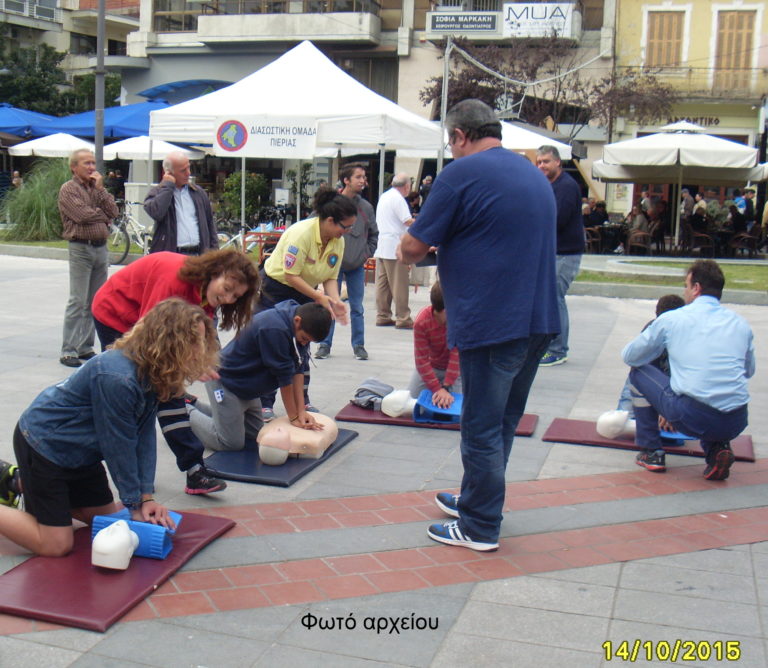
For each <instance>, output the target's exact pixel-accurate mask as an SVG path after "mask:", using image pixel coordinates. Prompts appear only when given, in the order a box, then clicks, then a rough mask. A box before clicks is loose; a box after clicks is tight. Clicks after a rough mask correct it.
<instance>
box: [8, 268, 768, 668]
mask: <svg viewBox="0 0 768 668" xmlns="http://www.w3.org/2000/svg"><path fill="white" fill-rule="evenodd" d="M0 282H2V287H3V290H2V292H0V300H2V306H3V313H4V318H3V320H2V322H0V351H2V353H3V354H2V356H1V357H0V391H2V392H3V397H4V408H3V411H2V413H0V423H1V424H0V457H4V458H9V457H12V448H11V444H10V434H11V429H12V427H13V424H14V422H15V420H16V418H17V417H18V413H19V411H20V410H22V409H23V407H24V406H25V405H26V404H27V403H28V402H29V400H30V399H31V398H32V397H33V396H34V394H35V393H36V392H37V391H39V390H40V389H41V388H42V387H44V386H45V385H47V384H49V383H51V382H55V381H56V380H57V379H59V378H61V377H63V376H64V375H65V374H66V370H65V369H64V368H63V367H60V366H59V365H58V364H57V362H56V359H57V357H58V354H57V350H58V344H59V337H60V326H61V315H62V312H63V304H64V301H65V294H66V264H65V263H62V262H58V261H53V260H33V259H22V258H6V257H0ZM371 297H372V295H371V294H370V293H369V294H368V296H367V306H368V307H369V312H368V314H367V320H368V321H369V322H370V321H371V320H372V317H371V316H372V315H373V313H372V310H371V309H372V299H371ZM426 298H427V297H426V291H425V290H419V292H418V294H417V295H416V296H415V297H414V299H413V302H414V303H415V304H416V305H421V304H424V303H425V301H426ZM652 306H653V305H652V302H648V301H634V300H626V299H602V298H594V297H576V298H573V299H572V300H571V313H572V332H573V334H572V337H573V341H572V357H571V360H570V361H569V362H568V364H566V365H563V366H562V367H556V368H553V369H542V370H541V371H540V373H539V376H538V378H537V381H536V384H535V386H534V391H533V393H532V395H531V399H530V402H529V407H528V411H529V412H533V413H537V414H539V415H540V416H541V421H540V424H539V426H538V428H537V432H536V434H535V435H534V437H533V438H530V439H526V438H520V439H518V440H517V441H516V443H515V446H514V448H513V455H512V459H511V461H510V467H509V471H508V476H507V478H508V493H507V511H508V512H507V515H506V518H505V523H504V526H503V538H502V541H501V548H500V549H499V551H498V552H495V553H486V554H480V553H474V552H471V551H468V550H464V549H461V548H451V547H446V546H439V545H436V544H435V543H433V542H432V541H430V540H429V539H428V538H427V537H426V535H425V532H424V530H425V528H426V525H427V524H428V523H429V521H431V520H435V519H439V518H440V513H439V511H438V510H437V509H436V508H435V507H434V505H433V504H432V497H433V494H434V491H433V490H436V489H452V488H453V489H455V488H456V485H457V484H458V479H459V476H460V471H461V467H460V460H459V458H458V454H457V448H458V437H457V435H456V434H451V433H446V432H433V431H430V430H423V429H418V430H417V429H407V428H399V427H375V426H370V425H345V426H353V427H354V428H356V429H357V430H358V431H359V432H360V436H359V438H358V439H356V440H355V441H353V442H352V443H351V444H350V445H349V446H347V448H345V449H344V450H342V451H341V452H340V453H339V454H338V455H336V456H335V457H334V458H333V459H331V460H329V461H328V462H327V463H326V464H324V465H323V466H322V467H320V468H319V469H317V470H316V471H314V472H313V473H311V474H310V475H309V476H307V477H306V478H305V479H303V480H301V481H299V482H298V483H296V484H295V485H294V486H293V487H292V488H289V489H287V490H284V489H276V488H266V487H260V486H253V485H241V484H236V483H233V484H232V485H231V486H230V489H228V490H227V491H226V492H225V493H223V494H220V495H216V496H213V497H211V498H210V499H198V498H192V497H187V496H186V495H184V494H183V493H180V484H181V477H180V474H179V473H178V472H177V471H175V467H174V465H173V462H172V460H171V457H170V456H169V453H168V452H167V451H166V450H165V448H160V451H159V469H158V496H159V497H160V498H161V499H162V500H163V501H164V502H167V503H168V504H169V505H171V506H172V507H173V508H175V509H177V510H181V511H182V512H183V511H184V510H189V511H193V512H208V513H211V514H215V515H221V516H227V517H232V518H233V519H235V520H236V522H237V526H236V527H235V528H234V529H233V530H232V531H230V532H229V533H228V534H227V535H226V536H224V537H223V538H221V539H219V540H217V541H215V542H214V543H213V544H212V545H210V546H209V547H208V548H206V549H205V550H203V551H202V552H201V553H200V554H199V555H197V556H196V557H194V558H193V559H192V560H191V561H190V562H189V563H188V564H187V565H186V566H185V567H184V568H183V569H182V570H181V571H180V572H178V573H177V574H176V575H175V576H174V577H173V578H172V579H171V580H170V581H168V582H167V583H165V584H164V585H163V586H161V587H160V588H159V589H158V591H156V592H155V593H154V594H153V595H152V596H151V597H149V598H148V599H147V600H146V601H144V602H142V603H141V604H140V605H139V606H137V608H135V609H134V610H133V611H132V612H130V613H129V614H128V615H127V616H126V617H125V618H124V619H123V620H121V621H120V622H119V623H118V624H116V625H115V626H114V627H112V629H110V630H109V631H108V632H107V633H106V634H103V635H102V634H96V633H90V632H85V631H80V630H74V629H66V628H61V627H58V626H55V625H52V624H44V623H40V622H33V621H29V620H24V619H20V618H16V617H10V616H1V615H0V666H5V665H13V666H27V665H29V666H32V665H35V666H36V667H38V666H69V665H74V666H158V667H160V666H162V667H165V666H198V665H200V666H211V667H212V666H250V665H264V666H268V665H274V664H276V663H279V662H286V661H293V662H294V663H296V664H297V665H313V666H314V665H321V666H322V665H329V666H330V665H332V666H375V665H407V666H427V665H434V666H473V665H491V664H498V665H510V666H537V667H538V666H545V665H554V666H559V665H572V666H607V665H611V664H614V663H619V662H624V663H627V662H629V661H622V659H621V658H620V657H619V658H617V657H615V656H614V658H613V659H612V661H607V660H606V657H605V655H604V652H605V651H606V650H605V649H604V647H603V644H604V643H605V642H606V641H612V642H613V643H614V645H613V646H612V649H613V650H614V651H615V650H619V653H620V654H621V645H620V643H621V641H622V640H627V641H629V643H630V644H629V646H628V647H629V650H631V649H632V647H633V646H634V645H633V643H634V641H635V640H636V639H637V640H638V641H649V643H648V644H646V645H640V643H638V644H637V646H636V647H637V648H638V649H639V650H640V651H639V652H638V657H639V659H638V661H637V662H644V661H640V659H645V658H646V657H645V656H644V652H646V651H650V650H653V651H657V652H658V655H657V656H656V658H657V664H658V665H662V664H664V663H669V662H670V661H669V659H670V658H671V656H670V657H667V660H666V661H664V660H663V659H664V658H665V654H664V652H665V647H666V646H665V645H664V644H663V643H661V644H659V645H655V644H652V643H654V642H655V641H664V640H666V641H669V642H670V647H672V648H674V642H675V640H676V639H679V640H681V641H694V640H695V641H697V642H699V641H702V643H704V642H705V641H706V642H709V643H714V642H715V641H718V640H720V641H737V642H738V643H739V645H738V647H739V650H740V652H741V656H740V658H739V661H738V662H737V664H736V665H739V666H764V665H766V657H768V649H767V648H766V628H767V625H768V622H767V621H766V614H767V613H768V602H766V601H768V522H766V519H768V508H767V506H768V503H766V501H765V499H766V498H767V497H766V483H768V459H764V458H765V457H766V456H768V448H767V446H768V440H766V437H765V434H766V428H767V427H768V419H767V418H766V417H765V416H764V411H762V410H760V407H761V406H763V405H765V400H766V383H765V381H763V380H762V375H761V374H760V369H761V368H763V367H762V364H764V363H765V355H764V352H763V351H764V347H761V334H763V333H764V332H766V331H768V322H766V320H767V318H766V314H765V309H764V308H762V307H748V306H739V307H735V308H736V309H737V310H739V311H740V312H742V313H743V314H744V315H745V316H746V317H747V318H748V319H749V320H750V322H751V324H752V326H753V328H754V330H755V333H756V339H757V342H758V369H759V371H758V376H757V377H756V378H755V379H754V380H753V381H752V384H751V390H752V395H753V401H752V407H753V409H752V415H751V424H750V427H749V429H748V431H749V433H751V434H752V435H753V436H754V438H755V445H756V453H757V455H758V457H759V459H758V461H757V463H755V464H742V463H737V464H736V465H735V466H734V469H733V473H732V476H731V479H730V480H728V481H727V482H725V483H709V482H707V481H704V480H703V479H702V478H701V469H702V466H703V464H702V463H701V461H700V460H697V459H693V458H684V457H668V465H670V468H669V471H668V473H667V474H666V475H654V474H650V473H648V472H645V471H642V470H640V469H638V468H637V467H635V466H634V464H633V463H632V459H633V455H632V453H627V452H622V451H613V450H604V449H597V448H583V447H575V446H566V445H557V444H554V445H553V444H550V443H543V442H541V441H540V440H539V437H540V435H541V434H543V432H544V429H545V428H546V426H547V425H548V424H549V421H550V420H551V419H552V418H553V417H573V418H577V419H589V418H594V417H595V415H596V414H597V413H599V412H600V411H602V410H604V409H605V408H607V407H611V406H612V404H613V403H614V401H615V396H616V395H617V394H618V391H619V389H620V387H621V384H622V382H623V378H622V376H623V374H624V370H623V369H622V367H621V365H620V364H619V363H617V355H618V351H619V350H620V348H621V346H622V345H623V343H624V342H625V341H626V340H627V339H628V338H629V337H630V336H632V335H633V334H634V333H635V332H636V331H638V330H639V328H640V327H641V326H642V324H643V323H644V322H645V321H646V320H647V319H648V317H649V313H650V312H652ZM345 334H346V332H344V331H343V330H342V331H340V333H339V337H340V338H339V339H338V341H337V344H336V346H335V347H334V353H333V356H332V357H331V358H330V359H329V360H327V361H322V362H318V363H317V369H316V370H315V371H313V374H314V375H313V401H314V402H315V403H317V404H318V405H319V406H320V408H321V409H322V410H323V411H324V412H326V413H329V414H333V413H335V411H337V410H338V409H339V408H341V406H342V405H343V404H344V403H345V402H346V400H347V399H348V397H349V396H350V394H351V391H352V390H353V389H354V387H355V386H356V385H357V384H358V382H359V381H360V380H362V379H363V378H364V377H366V376H368V375H376V376H378V377H380V378H382V379H383V380H386V381H388V382H390V383H391V384H393V385H396V386H403V385H404V384H405V383H406V381H407V377H408V373H409V365H410V347H409V337H408V335H407V333H405V332H393V331H391V330H383V329H377V328H374V327H369V331H368V341H367V347H368V349H369V352H370V353H371V360H370V361H369V362H367V363H362V362H357V361H355V360H353V359H352V357H351V354H350V352H349V350H348V342H347V341H346V340H345V339H344V335H345ZM23 558H24V557H23V556H22V553H21V551H19V550H17V549H15V548H13V547H12V546H11V545H10V544H9V543H7V542H4V541H2V542H0V571H2V570H7V569H8V568H10V567H11V566H13V565H15V564H16V563H18V562H19V561H20V560H22V559H23ZM42 586H44V584H43V585H42ZM393 618H394V619H399V620H401V622H400V623H401V624H402V619H403V618H405V620H406V623H407V620H418V619H420V618H421V619H422V620H430V621H431V622H435V620H437V628H436V629H431V628H427V629H425V630H410V629H403V628H402V627H400V628H397V629H396V630H394V631H393V630H392V628H391V619H393ZM338 619H343V620H344V621H345V627H344V629H342V630H336V629H334V630H327V629H325V628H324V629H322V630H321V629H320V625H321V623H320V621H321V620H322V626H323V627H325V625H326V624H330V623H334V624H335V623H336V622H338ZM388 619H389V620H390V621H389V622H388V621H387V620H388ZM302 620H303V621H304V623H302ZM311 623H315V626H314V627H313V628H306V626H309V625H311ZM375 623H378V624H380V625H381V624H387V627H386V628H384V627H382V626H379V630H378V632H377V630H376V627H375ZM371 624H374V627H373V628H369V627H370V625H371ZM353 625H354V628H351V627H352V626H353ZM433 625H434V623H433ZM679 648H680V650H681V651H680V655H679V656H677V657H676V659H677V662H682V656H683V654H684V653H685V650H686V649H687V650H688V654H687V655H686V658H692V655H691V651H690V650H691V648H690V646H689V645H682V646H679ZM625 649H626V648H625ZM707 649H710V651H711V654H712V657H710V658H709V660H704V659H705V658H706V657H705V656H704V654H703V653H705V652H706V650H707ZM722 649H723V647H720V650H722ZM670 651H671V650H670ZM695 651H696V652H697V653H698V654H694V655H693V658H697V657H698V658H697V660H695V661H685V663H686V664H687V665H712V664H716V663H718V662H717V661H715V658H717V657H716V655H717V652H718V646H717V645H705V644H700V645H698V646H696V648H695ZM699 654H700V655H701V656H699ZM719 663H726V662H725V661H722V662H719ZM650 665H654V664H653V663H651V664H650Z"/></svg>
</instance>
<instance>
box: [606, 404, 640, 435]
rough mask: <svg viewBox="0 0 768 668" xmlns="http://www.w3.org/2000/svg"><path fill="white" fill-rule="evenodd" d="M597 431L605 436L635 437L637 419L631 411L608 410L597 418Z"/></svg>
mask: <svg viewBox="0 0 768 668" xmlns="http://www.w3.org/2000/svg"><path fill="white" fill-rule="evenodd" d="M597 433H598V434H600V436H602V437H603V438H634V437H635V420H634V418H630V417H629V411H619V410H616V411H606V412H605V413H603V414H602V415H601V416H600V417H599V418H597Z"/></svg>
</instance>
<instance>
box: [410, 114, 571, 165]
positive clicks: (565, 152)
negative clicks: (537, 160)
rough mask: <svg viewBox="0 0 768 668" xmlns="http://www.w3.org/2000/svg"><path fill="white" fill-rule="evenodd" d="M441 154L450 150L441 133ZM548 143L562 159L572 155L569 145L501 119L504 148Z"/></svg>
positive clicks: (418, 154)
mask: <svg viewBox="0 0 768 668" xmlns="http://www.w3.org/2000/svg"><path fill="white" fill-rule="evenodd" d="M433 123H434V124H435V125H436V126H437V127H438V128H439V127H440V123H438V122H436V121H433ZM443 139H444V141H443V146H444V148H443V151H444V153H443V156H444V157H446V158H450V157H451V150H450V149H449V148H448V146H447V144H448V136H447V135H446V134H445V133H444V134H443ZM544 144H548V145H549V146H554V147H555V148H556V149H557V150H558V152H559V153H560V157H561V158H562V159H563V160H570V159H571V158H572V157H573V155H572V152H571V147H570V146H569V145H568V144H565V143H563V142H560V141H556V140H555V139H552V138H550V137H547V136H546V135H540V134H538V133H537V132H533V131H531V130H527V129H525V128H521V127H520V126H519V125H515V124H514V123H507V122H506V121H501V145H502V146H503V147H504V148H508V149H509V150H510V151H535V150H536V149H538V148H539V146H543V145H544ZM436 153H437V151H436V150H435V149H434V148H432V149H431V150H429V151H420V150H416V149H401V150H398V151H397V155H398V156H399V157H403V158H434V157H435V155H436Z"/></svg>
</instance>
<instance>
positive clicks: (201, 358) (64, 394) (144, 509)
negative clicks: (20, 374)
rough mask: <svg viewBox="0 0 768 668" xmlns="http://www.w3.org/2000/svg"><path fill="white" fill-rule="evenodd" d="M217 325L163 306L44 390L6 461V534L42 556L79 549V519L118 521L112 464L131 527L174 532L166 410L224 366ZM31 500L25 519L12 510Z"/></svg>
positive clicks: (185, 307)
mask: <svg viewBox="0 0 768 668" xmlns="http://www.w3.org/2000/svg"><path fill="white" fill-rule="evenodd" d="M218 348H219V345H218V340H217V338H216V331H215V330H214V328H213V322H212V321H211V319H210V318H208V317H207V316H206V314H205V312H204V311H203V309H201V308H200V307H199V306H193V305H192V304H188V303H187V302H185V301H182V300H181V299H168V300H165V301H163V302H160V303H159V304H157V305H156V306H155V307H154V308H153V309H152V310H150V311H149V312H148V313H147V314H146V315H145V316H144V317H143V318H142V319H141V320H139V321H138V322H137V323H136V325H134V327H133V328H132V329H131V330H130V331H128V332H127V333H126V334H125V335H124V336H123V337H122V338H121V339H119V340H118V341H116V342H115V344H114V346H113V348H112V349H111V350H107V351H106V352H104V353H102V354H101V355H97V356H95V357H93V358H92V359H90V360H89V361H88V362H86V363H85V364H84V365H83V366H81V367H80V368H79V369H78V370H77V371H76V372H75V373H74V374H72V375H71V376H70V377H69V378H67V380H65V381H64V382H62V383H59V384H58V385H54V386H52V387H49V388H48V389H47V390H44V391H43V392H42V393H41V394H40V395H38V397H37V398H36V399H35V400H34V401H33V402H32V404H31V405H30V407H29V408H27V410H26V411H24V413H23V414H22V416H21V417H20V418H19V423H18V425H17V426H16V430H15V432H14V434H13V449H14V452H15V453H16V460H17V462H18V465H19V466H18V468H17V467H15V466H12V465H10V464H8V463H7V462H0V504H2V505H0V534H2V535H4V536H6V537H7V538H9V539H10V540H12V541H13V542H14V543H17V544H18V545H21V546H22V547H25V548H27V549H28V550H31V551H32V552H35V553H36V554H39V555H41V556H48V557H60V556H64V555H65V554H67V553H68V552H70V550H71V549H72V545H73V541H74V536H73V530H72V519H73V518H74V519H76V520H80V521H81V522H85V523H87V524H89V523H90V522H91V520H92V519H93V518H94V517H95V516H96V515H107V514H110V513H114V512H117V510H118V506H117V505H116V504H115V502H114V500H113V496H112V492H111V490H110V487H109V481H108V480H107V472H106V470H105V469H104V463H106V465H107V467H108V468H109V471H110V474H111V476H112V480H113V481H114V483H115V486H116V487H117V491H118V494H119V497H120V500H121V501H122V503H123V505H124V506H125V507H126V508H129V509H130V511H131V517H132V519H134V520H136V521H140V522H150V523H151V524H159V525H162V526H164V527H168V528H171V529H172V528H174V522H173V520H172V519H171V517H170V516H169V514H168V509H167V508H166V507H165V506H163V505H160V504H159V503H157V502H156V501H155V500H154V498H153V497H152V494H153V492H154V478H155V465H156V458H157V451H156V446H157V444H156V437H155V417H156V413H157V405H158V402H159V401H167V400H168V399H170V398H171V397H178V396H181V395H183V394H184V389H185V386H186V384H188V383H191V382H193V381H194V380H195V379H197V378H199V377H200V376H202V375H203V373H204V372H205V371H206V370H207V369H210V368H211V367H215V366H216V364H217V362H218V359H217V358H218ZM22 491H23V493H24V504H25V511H21V510H17V509H15V508H13V507H8V506H14V505H16V503H17V498H18V495H19V494H20V493H21V492H22Z"/></svg>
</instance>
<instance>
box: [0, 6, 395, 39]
mask: <svg viewBox="0 0 768 668" xmlns="http://www.w3.org/2000/svg"><path fill="white" fill-rule="evenodd" d="M0 1H2V0H0ZM6 1H7V0H6ZM178 4H179V3H178V2H177V1H174V0H155V12H154V29H155V31H156V32H194V31H196V30H197V17H198V16H236V15H243V14H329V13H364V14H373V15H374V16H379V15H380V13H381V5H379V3H378V2H376V1H375V0H197V1H195V0H187V2H186V4H185V9H184V10H181V11H180V10H179V8H178Z"/></svg>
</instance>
